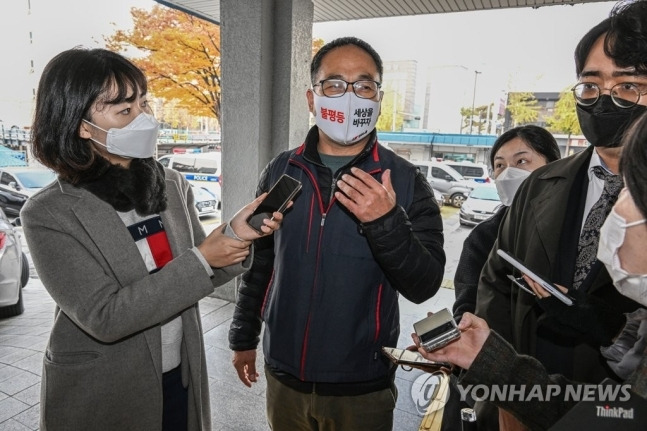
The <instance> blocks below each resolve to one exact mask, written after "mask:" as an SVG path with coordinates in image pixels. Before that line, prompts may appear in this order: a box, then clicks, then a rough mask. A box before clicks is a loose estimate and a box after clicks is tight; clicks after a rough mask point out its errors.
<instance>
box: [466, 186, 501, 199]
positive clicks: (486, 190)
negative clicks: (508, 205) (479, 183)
mask: <svg viewBox="0 0 647 431" xmlns="http://www.w3.org/2000/svg"><path fill="white" fill-rule="evenodd" d="M470 198H474V199H482V200H486V201H499V200H501V199H500V198H499V194H498V193H497V191H496V188H495V187H477V188H475V189H474V190H472V192H471V193H470Z"/></svg>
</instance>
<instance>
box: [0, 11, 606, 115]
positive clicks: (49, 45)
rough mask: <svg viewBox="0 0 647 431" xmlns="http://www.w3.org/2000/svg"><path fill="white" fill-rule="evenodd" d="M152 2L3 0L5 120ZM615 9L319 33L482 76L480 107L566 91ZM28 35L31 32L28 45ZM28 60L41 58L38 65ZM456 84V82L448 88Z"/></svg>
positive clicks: (318, 28) (481, 15)
mask: <svg viewBox="0 0 647 431" xmlns="http://www.w3.org/2000/svg"><path fill="white" fill-rule="evenodd" d="M28 2H31V9H32V13H31V14H30V15H27V14H26V10H27V4H28ZM155 4H157V3H155V2H154V1H153V0H56V1H52V0H11V1H6V0H5V1H3V2H2V5H0V11H1V12H2V17H3V25H2V26H0V41H1V42H0V55H2V58H3V59H4V65H3V67H2V68H1V69H0V78H1V79H0V120H4V122H5V123H8V122H17V123H25V124H27V123H28V121H29V120H28V117H29V116H28V115H24V114H20V112H22V111H23V110H24V106H20V107H19V108H18V109H12V108H11V106H13V105H16V104H20V103H21V102H20V100H19V99H21V97H22V99H24V94H25V92H26V91H28V92H29V93H31V91H32V90H31V88H33V87H35V83H36V82H37V78H38V76H37V75H38V71H39V70H41V69H42V67H43V65H44V63H46V62H47V61H48V60H49V59H50V58H52V57H53V56H54V55H56V54H57V53H58V52H60V51H63V50H65V49H69V48H71V47H74V46H77V45H83V46H88V47H95V46H103V36H104V35H110V34H112V33H113V32H114V30H115V29H116V28H120V29H127V28H131V27H132V18H131V15H130V8H131V7H139V8H144V9H150V8H151V7H152V6H153V5H155ZM613 4H614V2H600V3H588V4H577V5H565V6H550V7H542V8H539V9H530V8H519V9H500V10H492V11H479V12H462V13H452V14H436V15H424V16H414V17H397V18H379V19H370V20H356V21H343V22H331V23H317V24H314V26H313V37H319V38H322V39H324V41H330V40H332V39H334V38H335V37H339V36H348V35H352V36H357V37H360V38H362V39H364V40H366V41H367V42H369V43H370V44H371V45H372V46H373V47H374V48H375V49H376V50H377V51H378V53H380V55H381V56H382V59H383V60H385V61H389V60H416V61H417V62H418V64H419V68H423V67H426V66H427V65H430V66H433V67H441V66H446V65H456V66H461V67H463V68H464V69H467V70H478V71H479V72H481V73H480V74H479V75H478V91H477V95H476V99H477V104H478V103H479V102H480V101H483V103H485V101H486V100H488V101H489V100H492V98H494V97H496V95H497V94H500V93H501V92H503V91H560V90H563V89H564V88H565V87H567V86H570V85H572V84H573V83H574V82H575V72H574V65H573V50H574V48H575V45H576V44H577V42H578V41H579V39H580V38H581V37H582V36H583V35H584V33H585V32H586V31H587V30H588V29H589V28H591V27H592V26H594V25H595V24H597V23H598V22H599V21H601V20H602V19H604V18H605V17H606V16H608V13H609V11H610V10H611V7H612V6H613ZM25 29H32V30H31V31H32V35H31V40H30V38H29V33H28V31H26V30H25ZM8 58H12V59H14V61H12V62H8V61H7V59H8ZM30 59H36V64H35V65H34V66H33V68H32V67H31V66H30V65H29V64H28V63H29V61H30ZM30 71H31V73H30ZM34 71H35V72H34ZM27 75H28V76H27ZM452 85H457V84H455V83H452V82H448V83H447V86H448V87H451V86H452ZM459 85H462V86H464V85H466V84H464V83H461V84H459ZM22 99H21V100H22ZM14 117H15V119H14ZM18 117H19V118H18Z"/></svg>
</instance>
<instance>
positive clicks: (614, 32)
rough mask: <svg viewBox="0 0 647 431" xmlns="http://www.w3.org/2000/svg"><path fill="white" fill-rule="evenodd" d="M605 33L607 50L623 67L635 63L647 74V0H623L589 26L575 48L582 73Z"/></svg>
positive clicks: (579, 73) (605, 51)
mask: <svg viewBox="0 0 647 431" xmlns="http://www.w3.org/2000/svg"><path fill="white" fill-rule="evenodd" d="M602 35H604V53H605V54H606V55H607V56H608V57H609V58H611V59H612V60H613V61H614V63H615V64H616V65H618V66H619V67H635V68H636V71H637V72H638V73H640V74H647V1H645V0H629V1H620V2H618V3H616V5H615V6H614V7H613V9H612V10H611V13H610V14H609V17H608V18H606V19H604V20H603V21H602V22H600V23H599V24H598V25H596V26H595V27H593V28H592V29H591V30H589V31H588V32H587V33H586V34H585V35H584V37H583V38H582V39H581V40H580V42H579V43H578V44H577V47H576V48H575V73H576V75H577V76H578V77H579V76H580V75H581V74H582V70H583V69H584V64H585V63H586V59H587V58H588V56H589V54H590V53H591V48H592V47H593V44H594V43H595V42H596V41H597V40H598V39H599V38H600V37H601V36H602Z"/></svg>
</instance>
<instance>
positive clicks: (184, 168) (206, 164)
mask: <svg viewBox="0 0 647 431" xmlns="http://www.w3.org/2000/svg"><path fill="white" fill-rule="evenodd" d="M157 161H158V162H160V163H161V164H162V166H164V167H167V168H170V169H175V170H176V171H178V172H181V173H182V174H183V175H184V177H185V178H186V179H187V180H188V181H189V182H190V183H193V184H194V185H197V186H199V187H203V188H205V189H207V190H209V191H211V192H212V193H213V194H215V195H216V197H217V198H218V206H220V199H221V196H222V195H221V190H220V186H221V184H222V153H220V152H219V151H212V152H208V153H184V154H166V155H164V156H161V157H160V158H158V159H157Z"/></svg>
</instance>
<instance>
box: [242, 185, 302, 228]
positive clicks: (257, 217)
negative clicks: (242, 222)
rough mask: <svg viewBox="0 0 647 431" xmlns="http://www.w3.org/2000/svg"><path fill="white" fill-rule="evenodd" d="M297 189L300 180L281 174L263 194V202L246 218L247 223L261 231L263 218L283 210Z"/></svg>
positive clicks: (270, 216) (298, 188)
mask: <svg viewBox="0 0 647 431" xmlns="http://www.w3.org/2000/svg"><path fill="white" fill-rule="evenodd" d="M299 190H301V181H299V180H297V179H294V178H292V177H291V176H289V175H287V174H283V175H282V176H281V178H279V180H278V181H277V182H276V183H275V184H274V185H273V186H272V188H271V189H270V191H269V193H268V194H267V196H265V199H263V202H261V204H260V205H259V206H258V207H257V208H256V210H254V212H253V213H252V215H251V216H249V217H248V218H247V224H249V225H250V226H251V227H252V228H253V229H254V230H256V231H257V232H260V233H263V231H261V226H263V220H264V219H266V218H269V219H271V218H272V213H274V212H276V211H278V212H280V213H282V212H283V211H285V209H286V208H287V206H288V204H289V203H290V201H291V200H292V198H294V196H295V195H296V194H297V192H298V191H299Z"/></svg>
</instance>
